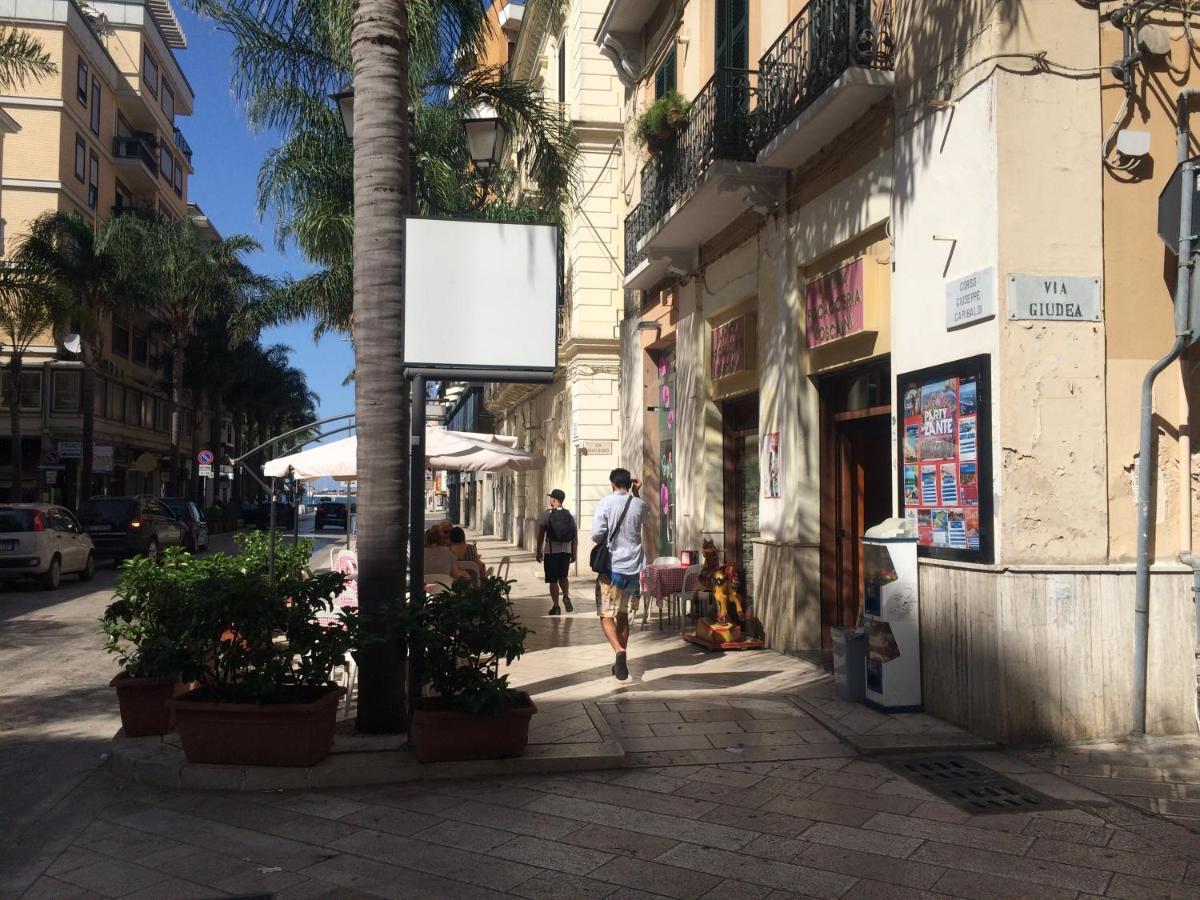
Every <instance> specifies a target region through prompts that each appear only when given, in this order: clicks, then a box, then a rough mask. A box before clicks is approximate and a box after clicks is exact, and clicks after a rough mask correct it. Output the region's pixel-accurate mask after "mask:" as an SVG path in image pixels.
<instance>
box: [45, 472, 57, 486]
mask: <svg viewBox="0 0 1200 900" xmlns="http://www.w3.org/2000/svg"><path fill="white" fill-rule="evenodd" d="M57 483H58V471H57V470H56V469H51V470H49V471H48V472H47V473H46V484H57Z"/></svg>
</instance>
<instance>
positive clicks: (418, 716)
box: [409, 692, 537, 762]
mask: <svg viewBox="0 0 1200 900" xmlns="http://www.w3.org/2000/svg"><path fill="white" fill-rule="evenodd" d="M437 702H438V701H436V700H433V701H422V702H421V703H420V704H418V705H417V708H416V709H415V710H414V711H413V720H412V734H411V735H409V737H411V738H412V742H413V746H414V748H415V750H416V753H417V759H418V760H419V761H420V762H451V761H457V760H464V759H502V758H504V757H508V756H520V755H521V754H522V753H524V752H525V746H526V744H528V743H529V720H530V719H532V718H533V715H534V713H536V712H537V706H536V705H534V702H533V700H532V698H530V696H529V695H528V694H526V693H524V692H521V700H520V701H519V702H518V703H515V704H513V705H511V706H509V707H508V708H506V709H505V710H504V711H503V712H501V713H499V714H497V715H494V716H472V715H468V714H467V713H461V712H454V711H452V710H446V709H438V708H436V704H437Z"/></svg>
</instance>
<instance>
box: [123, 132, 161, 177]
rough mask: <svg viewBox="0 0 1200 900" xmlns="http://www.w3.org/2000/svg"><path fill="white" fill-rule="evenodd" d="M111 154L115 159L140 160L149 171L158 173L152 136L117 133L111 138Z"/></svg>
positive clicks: (156, 152) (156, 154) (156, 155)
mask: <svg viewBox="0 0 1200 900" xmlns="http://www.w3.org/2000/svg"><path fill="white" fill-rule="evenodd" d="M113 156H115V157H116V158H117V159H137V160H141V162H142V165H144V166H145V167H146V168H147V169H149V170H150V172H151V173H152V174H154V175H157V174H158V159H157V157H158V151H157V149H156V148H155V146H154V138H153V136H151V135H148V134H142V133H138V134H135V135H122V134H118V135H117V136H116V137H114V138H113Z"/></svg>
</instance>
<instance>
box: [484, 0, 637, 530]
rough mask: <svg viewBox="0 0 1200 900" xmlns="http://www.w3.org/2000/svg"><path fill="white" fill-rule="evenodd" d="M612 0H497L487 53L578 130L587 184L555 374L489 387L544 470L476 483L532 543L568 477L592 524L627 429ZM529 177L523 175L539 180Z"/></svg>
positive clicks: (572, 223) (574, 222)
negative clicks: (557, 15)
mask: <svg viewBox="0 0 1200 900" xmlns="http://www.w3.org/2000/svg"><path fill="white" fill-rule="evenodd" d="M604 6H605V3H604V0H572V2H570V3H569V4H567V5H566V8H565V10H564V11H563V14H562V17H561V19H551V17H550V16H549V15H548V13H547V9H546V6H545V4H536V5H535V4H531V5H529V6H527V7H526V6H524V5H523V4H517V3H511V2H497V3H495V4H493V6H492V7H491V11H490V15H493V16H494V17H495V21H496V23H497V26H498V28H497V30H498V39H497V42H496V44H495V52H494V53H493V54H492V55H490V56H489V60H490V61H491V62H494V63H495V64H497V65H503V66H504V67H505V68H506V69H507V71H508V72H509V73H510V75H511V77H513V78H518V79H528V80H533V81H536V82H538V83H540V84H541V85H542V89H543V91H544V95H545V96H546V97H547V98H548V99H551V100H553V101H555V102H557V103H559V104H560V105H561V108H562V114H563V115H564V116H566V117H567V118H569V120H570V122H571V125H572V127H573V128H574V131H575V134H576V136H577V138H578V143H579V151H580V163H579V173H580V184H579V185H578V190H577V195H576V200H575V201H574V205H573V207H572V208H571V209H570V210H569V212H568V215H567V219H566V222H565V224H564V227H563V232H562V242H561V250H560V255H561V265H562V274H563V287H562V296H561V300H560V306H559V336H558V339H559V350H558V361H559V368H558V372H557V373H556V375H555V380H554V382H553V383H552V384H549V385H493V386H489V387H488V389H487V390H486V392H485V397H484V400H485V403H486V406H487V411H488V412H489V413H491V415H492V416H493V424H494V428H495V431H496V432H497V433H500V434H508V435H515V436H517V437H518V438H519V440H520V444H521V446H522V447H524V448H527V449H530V450H535V451H537V452H540V453H542V454H544V455H545V458H546V466H545V468H544V469H543V470H542V471H541V472H530V473H522V474H519V475H515V476H506V477H496V478H492V479H490V480H489V487H487V488H485V491H487V492H489V493H490V496H488V497H487V498H486V499H485V498H484V497H483V492H480V491H478V489H477V490H476V494H475V496H476V497H477V498H478V499H477V501H476V502H477V504H478V513H477V516H476V521H478V522H479V523H480V524H481V526H482V527H483V528H484V529H485V530H493V531H494V532H495V533H497V534H500V535H501V536H503V537H505V538H508V539H511V540H514V541H515V542H517V543H518V544H519V545H520V546H524V547H532V546H533V543H534V539H535V527H534V523H535V522H536V520H537V517H538V515H539V514H540V513H541V512H542V510H543V509H545V507H546V494H547V493H548V492H549V491H550V490H552V489H554V488H560V489H562V490H563V491H565V492H566V494H567V503H566V505H567V507H568V508H569V509H570V510H571V511H572V512H574V513H576V514H577V515H578V516H579V518H580V525H581V527H582V528H585V529H586V528H590V527H591V515H592V510H593V509H594V508H595V505H596V503H597V502H598V501H599V500H600V499H601V498H602V497H603V496H604V495H605V494H607V493H609V491H610V487H609V483H608V474H609V472H610V471H611V470H612V468H613V467H614V466H615V465H616V464H617V450H618V447H619V441H620V419H619V413H618V410H619V396H618V368H619V353H620V345H619V341H618V327H619V324H620V319H621V305H622V296H623V295H622V284H621V280H622V268H623V266H622V264H621V259H620V256H619V247H620V233H621V216H622V208H621V207H622V204H621V199H620V198H621V190H622V182H623V178H624V175H625V173H624V172H623V166H622V162H623V158H622V150H621V141H622V134H621V132H622V126H621V116H622V90H621V85H620V82H619V80H618V78H617V76H616V74H615V73H613V71H612V69H611V67H610V66H609V65H608V63H607V62H606V61H605V60H604V58H603V57H602V56H601V53H600V49H599V48H598V47H597V46H596V45H595V44H594V43H593V42H592V40H591V35H592V34H593V33H594V32H595V30H596V28H597V27H598V25H599V23H600V19H601V15H602V13H603V11H604ZM534 188H535V186H534V185H531V184H522V185H520V189H521V190H532V189H534Z"/></svg>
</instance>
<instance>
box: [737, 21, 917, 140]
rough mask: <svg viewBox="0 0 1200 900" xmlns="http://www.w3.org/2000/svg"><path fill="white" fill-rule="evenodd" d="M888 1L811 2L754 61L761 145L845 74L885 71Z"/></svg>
mask: <svg viewBox="0 0 1200 900" xmlns="http://www.w3.org/2000/svg"><path fill="white" fill-rule="evenodd" d="M892 6H893V0H811V2H810V3H809V4H808V5H807V6H805V7H804V9H802V10H801V11H800V13H799V15H797V16H796V18H794V19H792V21H791V23H790V24H789V25H788V27H787V28H786V29H785V30H784V32H783V34H782V35H780V36H779V39H778V40H777V41H775V43H774V44H772V45H771V48H770V49H769V50H768V51H767V52H766V53H765V54H763V57H762V59H761V60H760V61H759V71H760V72H761V76H760V82H759V102H758V108H759V110H760V112H761V115H762V121H761V123H760V124H761V128H762V140H763V143H766V142H767V141H769V140H770V139H771V138H773V137H774V136H775V135H776V134H778V133H779V131H780V130H781V129H783V128H784V127H785V126H787V125H788V124H789V123H790V122H791V121H792V120H793V119H794V118H796V116H798V115H799V114H800V113H802V112H803V111H804V110H805V109H807V108H808V107H809V106H810V105H811V104H812V103H813V101H815V100H816V99H817V98H818V97H820V96H821V94H823V93H824V92H825V91H826V90H827V89H828V88H829V87H830V85H832V84H833V83H834V82H835V81H837V79H838V77H839V76H841V75H842V73H843V72H845V71H846V70H847V69H849V68H851V67H852V66H859V67H862V68H868V69H882V70H890V69H891V68H892V64H893V49H894V47H895V39H894V36H893V32H892V19H893V14H892Z"/></svg>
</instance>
